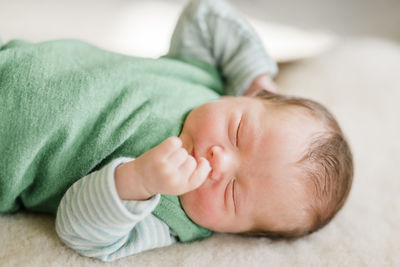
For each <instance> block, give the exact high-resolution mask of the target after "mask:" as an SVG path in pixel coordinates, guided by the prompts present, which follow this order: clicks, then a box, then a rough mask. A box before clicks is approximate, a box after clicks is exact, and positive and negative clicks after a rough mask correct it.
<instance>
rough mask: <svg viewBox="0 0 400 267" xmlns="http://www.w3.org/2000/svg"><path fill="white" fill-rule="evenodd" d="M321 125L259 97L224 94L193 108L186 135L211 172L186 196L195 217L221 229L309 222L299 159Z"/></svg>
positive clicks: (186, 204) (284, 227) (186, 143)
mask: <svg viewBox="0 0 400 267" xmlns="http://www.w3.org/2000/svg"><path fill="white" fill-rule="evenodd" d="M318 129H319V127H318V125H315V122H314V121H313V120H310V119H308V118H307V117H306V116H301V115H300V116H299V114H297V112H295V111H293V110H289V109H287V108H286V109H280V108H278V107H277V106H274V105H271V104H266V103H265V101H262V100H260V99H257V98H252V97H238V98H234V97H223V98H222V99H220V100H218V101H215V102H210V103H207V104H204V105H202V106H200V107H198V108H197V109H195V110H194V111H193V112H191V113H190V114H189V116H188V118H187V119H186V121H185V124H184V127H183V130H182V133H181V135H180V139H181V140H182V141H183V146H184V147H185V148H186V149H187V151H189V154H191V155H193V156H194V157H195V158H196V159H200V158H201V157H204V158H206V159H207V160H208V161H209V162H210V165H211V168H212V171H211V173H210V174H209V176H208V178H207V179H206V181H205V182H204V183H203V184H202V185H201V186H200V187H198V188H197V189H195V190H193V191H190V192H188V193H186V194H183V195H182V196H181V197H180V200H181V203H182V205H183V208H184V209H185V211H186V213H187V214H188V215H189V217H190V218H191V219H192V220H193V221H195V222H196V223H198V224H200V225H202V226H204V227H207V228H209V229H212V230H215V231H218V232H232V233H235V232H244V231H250V230H253V229H267V230H288V229H292V228H295V227H299V226H300V227H301V225H304V224H307V223H308V218H307V215H306V212H305V209H304V208H305V207H306V206H307V205H306V202H307V201H309V200H308V199H309V197H308V196H307V192H306V191H307V190H306V186H305V185H304V183H302V180H301V175H302V174H301V172H300V170H299V168H298V167H296V162H297V161H298V160H299V159H300V157H301V156H302V153H303V151H304V150H305V147H306V144H307V140H308V138H309V137H310V136H311V135H312V134H313V133H315V132H316V131H318Z"/></svg>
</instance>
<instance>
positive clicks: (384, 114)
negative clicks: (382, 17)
mask: <svg viewBox="0 0 400 267" xmlns="http://www.w3.org/2000/svg"><path fill="white" fill-rule="evenodd" d="M399 74H400V46H399V45H396V44H392V43H387V42H383V41H378V40H371V39H363V40H344V41H341V42H340V43H339V44H338V45H337V46H335V47H334V48H333V49H331V50H330V51H328V52H327V53H325V54H323V55H320V56H318V57H316V58H312V59H308V60H303V61H298V62H296V63H291V64H286V65H284V66H281V72H280V75H279V77H278V80H277V82H278V84H279V86H280V87H281V90H282V91H283V92H285V93H292V94H297V95H302V96H307V97H311V98H313V99H316V100H319V101H321V102H322V103H324V104H326V105H327V106H328V107H329V108H330V109H331V110H332V111H333V113H334V114H335V115H336V116H337V117H338V119H339V121H340V123H341V124H342V127H343V129H344V131H345V133H346V134H347V136H348V138H349V139H350V143H351V145H352V148H353V151H354V154H355V166H356V175H355V181H354V185H353V190H352V192H351V195H350V198H349V201H348V203H347V204H346V205H345V208H344V209H343V210H342V211H341V212H340V213H339V214H338V216H337V217H336V218H335V219H334V220H333V221H332V222H331V223H330V224H329V225H328V226H327V227H325V228H323V229H322V230H320V231H318V232H316V233H314V234H312V235H310V236H308V237H305V238H302V239H298V240H295V241H271V240H269V239H267V238H245V237H239V236H233V235H224V234H216V235H214V236H213V237H212V238H210V239H207V240H204V241H202V242H195V243H192V244H176V245H173V246H171V247H167V248H162V249H157V250H153V251H148V252H145V253H142V254H139V255H135V256H131V257H127V258H124V259H121V260H119V261H116V262H113V263H109V264H107V266H147V267H150V266H400V175H399V167H400V142H399V137H400V123H399V122H400V103H399V102H400V82H399V80H400V76H399ZM3 156H4V155H3ZM0 237H1V238H0V266H49V265H51V266H103V265H106V264H105V263H103V262H101V261H98V260H92V259H89V258H84V257H81V256H79V255H78V254H76V253H75V252H73V251H72V250H70V249H69V248H67V247H66V246H64V245H63V244H62V243H61V242H60V241H59V240H58V239H57V236H56V234H55V230H54V219H53V218H52V217H49V216H45V215H34V214H17V215H9V216H0Z"/></svg>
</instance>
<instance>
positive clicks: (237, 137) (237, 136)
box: [235, 117, 242, 146]
mask: <svg viewBox="0 0 400 267" xmlns="http://www.w3.org/2000/svg"><path fill="white" fill-rule="evenodd" d="M241 123H242V117H240V121H239V125H238V127H237V131H236V140H235V144H236V146H239V130H240V125H241Z"/></svg>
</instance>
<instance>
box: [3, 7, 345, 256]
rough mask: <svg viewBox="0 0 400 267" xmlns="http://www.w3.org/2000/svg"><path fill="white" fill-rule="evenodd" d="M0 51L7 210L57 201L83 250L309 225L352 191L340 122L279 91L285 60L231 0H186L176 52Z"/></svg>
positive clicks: (62, 220)
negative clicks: (143, 55) (146, 55)
mask: <svg viewBox="0 0 400 267" xmlns="http://www.w3.org/2000/svg"><path fill="white" fill-rule="evenodd" d="M10 58H11V59H12V60H10ZM19 59H21V61H18V60H19ZM0 64H1V67H2V68H3V69H1V68H0V76H1V77H2V80H0V93H1V98H0V99H2V101H7V102H5V104H4V105H2V107H5V108H2V109H1V111H2V113H1V114H2V120H1V122H0V126H1V127H0V137H1V138H0V140H13V141H11V142H10V144H11V145H10V144H9V143H5V142H1V143H0V145H1V146H2V147H1V151H6V152H7V153H8V157H3V159H1V161H0V164H1V165H0V167H1V169H2V174H1V176H0V192H1V194H0V212H14V211H17V210H18V209H20V208H21V206H22V207H23V208H25V209H28V210H33V211H44V212H51V213H52V212H54V211H55V210H56V211H57V218H56V230H57V234H58V235H59V236H60V238H61V240H62V241H63V242H64V243H65V244H67V245H68V246H70V247H71V248H73V249H74V250H76V251H77V252H79V253H81V254H83V255H85V256H89V257H96V258H99V259H102V260H105V261H110V260H114V259H117V258H120V257H123V256H127V255H131V254H135V253H138V252H141V251H144V250H148V249H153V248H157V247H162V246H167V245H170V244H172V243H174V242H177V241H179V242H188V241H193V240H199V239H202V238H206V237H208V236H210V234H211V233H212V232H213V231H216V232H225V233H240V234H247V235H264V236H268V237H299V236H302V235H305V234H308V233H311V232H313V231H315V230H317V229H319V228H321V227H322V226H324V225H325V224H326V223H328V222H329V221H330V220H331V219H332V218H333V216H334V215H335V214H336V213H337V212H338V210H339V209H340V208H341V207H342V206H343V204H344V202H345V200H346V198H347V196H348V194H349V191H350V188H351V183H352V172H353V166H352V156H351V152H350V149H349V146H348V144H347V142H346V140H345V138H344V136H343V133H342V131H341V130H340V127H339V126H338V124H337V122H336V121H335V119H334V118H333V116H332V115H331V114H330V113H329V112H328V111H327V110H326V109H325V108H324V107H323V106H322V105H320V104H318V103H316V102H314V101H311V100H307V99H302V98H297V97H290V96H283V95H281V94H278V93H277V90H276V88H275V86H274V83H273V82H272V80H271V78H270V77H272V76H274V75H275V74H276V71H277V69H276V65H275V63H274V62H273V61H272V60H271V59H270V58H269V57H268V55H267V54H266V52H265V51H264V49H263V46H262V44H261V42H260V40H259V39H258V38H257V36H256V35H255V33H254V32H253V30H252V29H251V27H250V26H249V25H248V24H247V22H246V21H245V20H244V19H242V18H241V17H240V16H239V15H238V13H237V12H236V11H235V10H234V9H233V8H232V7H231V6H230V5H229V4H228V3H227V2H225V1H223V0H218V1H212V0H195V1H192V2H191V3H189V5H188V6H187V8H186V9H185V10H184V11H183V13H182V15H181V17H180V19H179V21H178V24H177V27H176V29H175V32H174V35H173V37H172V40H171V47H170V50H169V53H168V55H167V57H165V58H161V59H157V60H150V59H139V58H131V57H125V56H123V55H116V54H113V53H110V52H104V51H101V50H98V49H96V48H93V47H91V46H88V45H86V44H82V43H76V42H54V43H53V42H49V43H45V44H39V45H38V46H35V45H30V44H28V43H24V42H13V43H10V44H8V45H5V46H3V47H2V48H1V49H0ZM11 67H12V68H11ZM7 68H11V69H12V70H17V71H15V72H12V71H8V69H7ZM216 70H218V72H217V71H216ZM218 74H220V75H221V76H222V78H223V79H224V83H225V84H226V85H227V87H226V89H225V90H224V88H223V86H222V83H221V82H220V78H219V75H218ZM27 77H28V78H27ZM26 79H28V81H27V82H25V81H26ZM43 81H44V82H43ZM11 85H12V86H14V87H11ZM16 85H17V86H16ZM30 86H32V87H30ZM25 87H26V88H25ZM9 88H14V90H9ZM21 88H22V89H21ZM33 90H34V91H33ZM221 94H227V95H231V96H223V97H219V95H221ZM233 95H235V96H238V97H234V96H233ZM40 101H41V102H40ZM37 102H39V104H37V105H35V103H37ZM8 107H9V108H8ZM3 111H4V112H3ZM164 113H168V116H166V115H164ZM3 114H4V116H3ZM49 114H50V115H49ZM45 116H47V117H45ZM7 121H10V123H9V124H7ZM181 121H182V123H180V122H181ZM3 124H4V125H3ZM182 124H183V127H182ZM10 125H11V126H10ZM25 126H26V127H28V128H24V127H25ZM19 127H20V128H19ZM20 129H22V130H20ZM8 130H10V131H8ZM167 137H169V138H167ZM7 138H8V139H7ZM3 146H4V147H3ZM17 163H18V164H17ZM82 173H84V174H82ZM88 173H89V174H88ZM80 174H82V175H81V176H79V175H80ZM84 175H86V176H84ZM82 176H84V177H82ZM21 177H22V178H21ZM10 180H11V182H10ZM71 184H73V185H72V186H71ZM68 187H69V189H68V191H67V192H65V191H66V188H68ZM64 193H65V194H64ZM61 198H62V199H61ZM60 199H61V201H60Z"/></svg>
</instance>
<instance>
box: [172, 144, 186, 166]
mask: <svg viewBox="0 0 400 267" xmlns="http://www.w3.org/2000/svg"><path fill="white" fill-rule="evenodd" d="M188 156H189V154H188V152H187V151H186V149H184V148H183V147H181V148H178V149H177V150H175V151H173V152H172V153H171V154H170V155H169V157H168V162H169V163H170V164H171V165H173V166H177V167H179V166H181V165H182V164H183V163H184V162H185V161H186V160H187V159H188Z"/></svg>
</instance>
